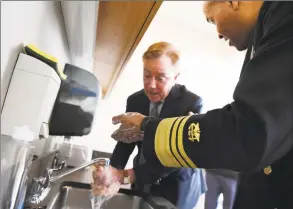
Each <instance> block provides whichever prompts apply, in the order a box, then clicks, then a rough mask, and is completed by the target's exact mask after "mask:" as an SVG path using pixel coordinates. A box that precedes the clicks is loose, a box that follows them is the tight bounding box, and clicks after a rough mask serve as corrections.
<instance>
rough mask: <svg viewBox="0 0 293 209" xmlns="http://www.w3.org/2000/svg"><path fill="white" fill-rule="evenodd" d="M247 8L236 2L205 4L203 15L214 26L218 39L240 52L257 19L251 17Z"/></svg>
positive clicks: (243, 4) (244, 4)
mask: <svg viewBox="0 0 293 209" xmlns="http://www.w3.org/2000/svg"><path fill="white" fill-rule="evenodd" d="M249 8H250V7H248V6H246V3H244V2H241V5H239V2H237V1H223V2H206V3H205V4H204V13H205V16H206V18H207V20H208V21H209V22H211V23H213V24H215V25H216V27H217V31H218V34H219V38H224V39H225V41H229V45H230V46H234V47H236V48H237V50H239V51H242V50H245V49H246V48H247V44H248V39H249V35H250V33H251V30H252V28H253V27H254V24H255V21H256V18H257V17H253V15H254V14H252V13H253V12H251V11H249ZM250 9H252V8H250ZM254 19H255V21H254Z"/></svg>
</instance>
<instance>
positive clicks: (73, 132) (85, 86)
mask: <svg viewBox="0 0 293 209" xmlns="http://www.w3.org/2000/svg"><path fill="white" fill-rule="evenodd" d="M63 73H64V74H65V75H66V76H67V78H66V80H62V81H61V86H60V89H59V92H58V95H57V98H56V102H55V105H54V108H53V112H52V115H51V119H50V123H49V134H50V135H55V136H56V135H57V136H83V135H87V134H89V133H90V131H91V129H92V124H93V120H94V115H95V110H96V108H97V103H98V99H99V98H100V91H101V90H100V84H99V82H98V80H97V78H96V77H95V76H94V75H93V74H92V73H91V72H89V71H86V70H84V69H81V68H79V67H76V66H74V65H70V64H66V65H65V67H64V71H63Z"/></svg>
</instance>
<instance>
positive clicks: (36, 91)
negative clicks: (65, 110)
mask: <svg viewBox="0 0 293 209" xmlns="http://www.w3.org/2000/svg"><path fill="white" fill-rule="evenodd" d="M60 83H61V79H60V77H59V76H58V74H57V73H56V71H55V70H54V69H53V68H52V67H50V66H49V65H47V64H46V63H44V62H42V61H40V60H38V59H36V58H34V57H32V56H29V55H26V54H23V53H21V54H20V55H19V58H18V60H17V63H16V66H15V69H14V72H13V74H12V78H11V82H10V85H9V89H8V92H7V96H6V99H5V103H4V105H3V109H2V113H1V134H3V135H9V136H11V135H12V132H13V130H14V127H21V126H28V127H29V129H30V130H31V131H32V132H33V133H34V137H35V139H38V138H39V135H40V133H41V134H43V135H47V134H48V130H47V129H48V123H49V119H50V116H51V112H52V109H53V106H54V103H55V100H56V97H57V94H58V91H59V88H60ZM45 137H46V136H45Z"/></svg>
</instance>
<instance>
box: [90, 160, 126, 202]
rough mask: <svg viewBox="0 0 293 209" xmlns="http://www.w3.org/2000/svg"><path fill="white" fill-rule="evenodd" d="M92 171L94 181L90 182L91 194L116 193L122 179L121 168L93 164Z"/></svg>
mask: <svg viewBox="0 0 293 209" xmlns="http://www.w3.org/2000/svg"><path fill="white" fill-rule="evenodd" d="M95 167H96V169H95V170H94V171H93V179H94V182H93V183H92V184H91V186H92V193H93V195H101V196H108V197H110V196H114V195H116V194H117V193H118V191H119V189H120V185H121V182H122V179H123V173H122V171H121V170H117V169H116V168H114V167H112V166H109V167H104V166H100V165H96V166H95Z"/></svg>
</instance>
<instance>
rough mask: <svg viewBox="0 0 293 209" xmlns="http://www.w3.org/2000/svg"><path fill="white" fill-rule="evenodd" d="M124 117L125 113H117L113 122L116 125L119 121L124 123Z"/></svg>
mask: <svg viewBox="0 0 293 209" xmlns="http://www.w3.org/2000/svg"><path fill="white" fill-rule="evenodd" d="M124 117H125V115H124V114H120V115H116V116H114V117H113V118H112V123H113V124H114V125H116V124H118V123H122V121H123V118H124Z"/></svg>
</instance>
